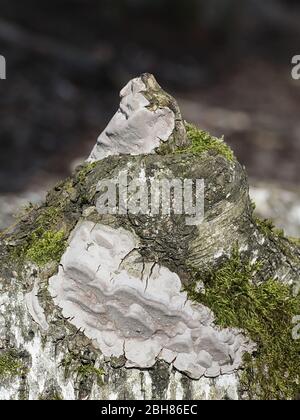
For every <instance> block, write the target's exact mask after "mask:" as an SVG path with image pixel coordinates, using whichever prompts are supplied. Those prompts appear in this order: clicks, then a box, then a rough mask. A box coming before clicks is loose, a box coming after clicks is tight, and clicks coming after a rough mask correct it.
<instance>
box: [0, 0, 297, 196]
mask: <svg viewBox="0 0 300 420" xmlns="http://www.w3.org/2000/svg"><path fill="white" fill-rule="evenodd" d="M0 16H1V17H0V54H1V55H3V56H5V57H6V60H7V80H0V193H8V192H13V193H19V192H20V191H22V190H28V189H35V188H39V187H42V186H43V185H44V184H46V183H49V182H50V183H51V182H52V181H53V182H54V180H56V179H57V178H59V177H62V176H65V175H66V174H68V173H69V171H70V170H71V164H72V162H73V161H74V160H75V159H77V158H82V157H84V156H86V155H87V154H88V153H89V151H90V149H91V147H92V146H93V144H94V143H95V141H96V137H97V136H98V134H99V133H100V131H102V129H103V128H104V126H105V125H106V123H107V122H108V120H109V119H110V117H111V116H112V115H113V113H114V112H115V110H116V108H117V105H118V93H119V90H120V89H121V87H122V86H123V85H124V84H125V83H126V82H127V81H128V80H129V79H130V78H132V77H135V76H137V75H139V74H140V73H142V72H145V71H147V72H151V73H154V74H155V76H156V78H157V80H158V81H159V83H160V84H161V85H162V86H163V87H164V88H165V89H166V90H167V91H169V92H170V93H172V94H173V95H174V96H176V98H177V99H178V101H179V104H180V106H181V108H182V111H183V114H184V117H185V118H186V119H187V120H189V121H191V122H194V123H197V124H198V125H200V126H201V127H203V128H205V129H208V130H210V131H211V132H212V134H216V135H222V134H224V135H225V139H226V141H227V142H228V143H230V144H231V145H232V147H233V149H234V150H235V153H236V154H237V156H238V158H239V159H240V161H241V162H242V163H244V164H245V165H246V167H247V169H248V172H249V174H250V176H251V177H252V178H254V179H258V180H270V179H271V180H275V181H278V182H280V183H288V184H292V185H297V184H299V178H300V171H299V152H300V120H299V105H300V80H299V81H294V80H292V78H291V68H292V65H291V58H292V56H294V55H296V54H300V42H299V41H300V2H299V1H298V0H264V1H262V0H219V1H217V0H206V1H201V0H198V1H196V0H190V1H188V0H187V1H182V0H181V1H179V0H103V1H100V0H51V1H46V0H44V1H41V0H26V1H20V0H19V1H17V0H0ZM49 180H50V181H49Z"/></svg>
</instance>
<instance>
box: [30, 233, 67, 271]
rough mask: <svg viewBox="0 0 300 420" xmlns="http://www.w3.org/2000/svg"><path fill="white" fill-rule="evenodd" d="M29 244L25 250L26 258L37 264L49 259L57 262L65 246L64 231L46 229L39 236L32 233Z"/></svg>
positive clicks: (41, 264) (42, 263)
mask: <svg viewBox="0 0 300 420" xmlns="http://www.w3.org/2000/svg"><path fill="white" fill-rule="evenodd" d="M31 242H32V244H31V246H30V247H29V248H28V249H27V251H26V258H27V259H28V260H30V261H32V262H34V263H36V264H37V265H38V266H43V265H45V264H47V263H48V262H50V261H56V262H59V260H60V258H61V256H62V254H63V253H64V251H65V248H66V240H65V233H64V231H62V230H61V231H58V232H55V231H52V230H49V231H46V232H44V233H43V234H42V235H41V236H40V237H39V236H38V235H37V234H36V233H34V234H33V235H32V237H31Z"/></svg>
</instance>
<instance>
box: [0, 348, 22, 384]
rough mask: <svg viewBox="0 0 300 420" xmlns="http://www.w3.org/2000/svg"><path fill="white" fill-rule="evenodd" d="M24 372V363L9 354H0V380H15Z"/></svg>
mask: <svg viewBox="0 0 300 420" xmlns="http://www.w3.org/2000/svg"><path fill="white" fill-rule="evenodd" d="M22 372H23V365H22V363H21V362H20V361H19V360H17V359H16V357H14V355H12V354H10V353H9V352H5V353H2V354H1V353H0V379H7V378H13V377H15V376H19V375H21V374H22Z"/></svg>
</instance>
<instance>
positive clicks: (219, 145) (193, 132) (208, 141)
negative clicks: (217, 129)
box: [177, 124, 235, 162]
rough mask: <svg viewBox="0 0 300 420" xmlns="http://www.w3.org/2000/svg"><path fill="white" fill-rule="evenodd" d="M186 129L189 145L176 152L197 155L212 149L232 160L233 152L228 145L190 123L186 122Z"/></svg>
mask: <svg viewBox="0 0 300 420" xmlns="http://www.w3.org/2000/svg"><path fill="white" fill-rule="evenodd" d="M186 131H187V135H188V138H189V139H190V141H191V145H190V146H188V147H187V148H184V149H180V150H178V151H177V152H178V153H192V154H194V155H199V154H201V153H203V152H207V151H210V150H214V151H215V152H216V153H218V154H220V155H222V156H224V157H225V158H226V159H227V160H229V161H231V162H232V161H234V159H235V158H234V154H233V151H232V150H231V149H230V147H229V146H228V145H227V144H226V143H225V142H224V141H223V139H218V138H217V137H213V136H211V135H210V134H209V133H207V132H206V131H204V130H199V129H198V128H197V127H195V126H194V125H192V124H186Z"/></svg>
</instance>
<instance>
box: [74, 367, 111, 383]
mask: <svg viewBox="0 0 300 420" xmlns="http://www.w3.org/2000/svg"><path fill="white" fill-rule="evenodd" d="M77 375H78V378H79V379H80V380H85V379H87V378H89V377H91V376H92V377H93V376H94V377H95V378H96V380H97V383H98V385H103V375H104V370H103V369H100V368H96V367H95V366H92V365H81V366H79V367H78V369H77Z"/></svg>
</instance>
